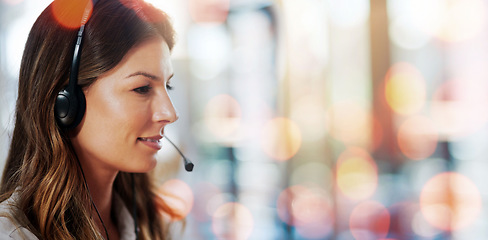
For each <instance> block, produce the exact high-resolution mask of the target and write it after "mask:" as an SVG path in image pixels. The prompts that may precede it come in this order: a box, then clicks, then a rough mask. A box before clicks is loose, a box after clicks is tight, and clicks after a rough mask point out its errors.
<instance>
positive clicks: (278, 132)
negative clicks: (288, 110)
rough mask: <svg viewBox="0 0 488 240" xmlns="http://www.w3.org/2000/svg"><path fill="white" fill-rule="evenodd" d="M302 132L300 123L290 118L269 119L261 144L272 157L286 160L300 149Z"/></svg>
mask: <svg viewBox="0 0 488 240" xmlns="http://www.w3.org/2000/svg"><path fill="white" fill-rule="evenodd" d="M301 144H302V134H301V132H300V128H299V127H298V125H297V124H296V123H295V122H293V121H292V120H290V119H288V118H283V117H278V118H274V119H271V120H269V121H268V122H267V123H266V124H265V126H264V127H263V133H262V138H261V146H262V148H263V151H264V152H265V153H266V154H267V155H268V156H270V157H271V158H273V159H275V160H278V161H286V160H288V159H290V158H292V157H293V156H294V155H295V154H296V153H297V152H298V150H299V149H300V146H301Z"/></svg>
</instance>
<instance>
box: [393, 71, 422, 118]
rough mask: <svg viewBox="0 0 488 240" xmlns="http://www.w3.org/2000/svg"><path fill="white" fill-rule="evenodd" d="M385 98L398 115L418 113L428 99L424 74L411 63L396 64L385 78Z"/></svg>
mask: <svg viewBox="0 0 488 240" xmlns="http://www.w3.org/2000/svg"><path fill="white" fill-rule="evenodd" d="M385 97H386V101H387V103H388V105H389V106H390V107H391V108H392V109H393V110H394V111H395V112H396V113H398V114H402V115H408V114H413V113H416V112H418V111H419V110H421V108H422V107H423V106H424V104H425V98H426V86H425V80H424V78H423V76H422V74H421V73H420V72H419V70H417V68H415V67H414V66H413V65H411V64H409V63H406V62H400V63H396V64H394V65H393V66H391V67H390V69H389V70H388V72H387V74H386V77H385Z"/></svg>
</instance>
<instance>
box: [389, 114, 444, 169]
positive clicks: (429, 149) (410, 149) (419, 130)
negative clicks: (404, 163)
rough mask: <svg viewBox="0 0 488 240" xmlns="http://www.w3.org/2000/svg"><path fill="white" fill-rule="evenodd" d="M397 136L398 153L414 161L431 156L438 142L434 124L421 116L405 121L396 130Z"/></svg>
mask: <svg viewBox="0 0 488 240" xmlns="http://www.w3.org/2000/svg"><path fill="white" fill-rule="evenodd" d="M397 136H398V147H399V148H400V151H401V152H402V153H403V154H404V155H405V156H407V157H408V158H411V159H414V160H421V159H425V158H427V157H429V156H430V155H432V154H433V153H434V152H435V149H436V148H437V141H438V140H439V135H438V133H437V129H436V126H435V125H434V122H433V121H432V120H431V119H429V118H426V117H423V116H413V117H410V118H408V119H407V120H405V121H404V122H403V123H402V124H401V126H400V128H399V129H398V134H397Z"/></svg>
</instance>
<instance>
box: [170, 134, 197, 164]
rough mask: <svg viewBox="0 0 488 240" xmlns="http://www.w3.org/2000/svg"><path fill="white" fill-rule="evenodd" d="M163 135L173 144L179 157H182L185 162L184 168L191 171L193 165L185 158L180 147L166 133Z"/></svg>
mask: <svg viewBox="0 0 488 240" xmlns="http://www.w3.org/2000/svg"><path fill="white" fill-rule="evenodd" d="M163 137H164V138H166V140H168V142H169V143H171V145H173V147H175V149H176V151H178V153H179V154H180V155H181V157H182V158H183V163H184V164H185V170H186V171H187V172H191V171H193V166H194V165H193V163H192V162H191V161H190V160H188V158H186V157H185V155H183V153H182V152H181V151H180V149H179V148H178V147H177V146H176V145H175V144H174V143H173V142H172V141H171V140H170V139H169V138H168V137H167V136H166V135H163Z"/></svg>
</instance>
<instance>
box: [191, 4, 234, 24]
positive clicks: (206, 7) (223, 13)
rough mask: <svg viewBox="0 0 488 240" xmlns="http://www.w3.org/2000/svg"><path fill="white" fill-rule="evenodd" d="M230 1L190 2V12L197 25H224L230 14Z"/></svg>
mask: <svg viewBox="0 0 488 240" xmlns="http://www.w3.org/2000/svg"><path fill="white" fill-rule="evenodd" d="M229 7H230V0H189V2H188V8H189V9H188V10H189V12H190V15H191V17H192V19H193V21H195V22H197V23H223V22H225V20H226V19H227V15H228V13H229Z"/></svg>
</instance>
